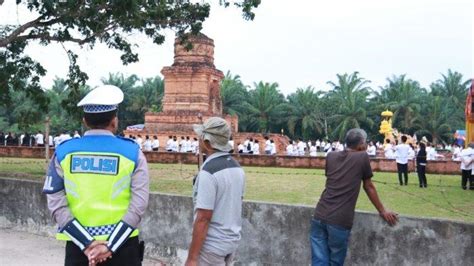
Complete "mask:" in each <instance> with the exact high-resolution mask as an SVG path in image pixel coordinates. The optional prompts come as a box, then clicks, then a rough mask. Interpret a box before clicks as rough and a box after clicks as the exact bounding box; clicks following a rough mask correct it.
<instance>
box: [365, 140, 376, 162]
mask: <svg viewBox="0 0 474 266" xmlns="http://www.w3.org/2000/svg"><path fill="white" fill-rule="evenodd" d="M367 154H368V155H369V157H372V158H374V157H375V156H376V155H377V148H376V147H375V145H374V142H373V141H371V142H369V145H368V146H367Z"/></svg>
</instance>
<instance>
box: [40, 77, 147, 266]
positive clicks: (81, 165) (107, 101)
mask: <svg viewBox="0 0 474 266" xmlns="http://www.w3.org/2000/svg"><path fill="white" fill-rule="evenodd" d="M122 101H123V92H122V91H121V90H120V89H119V88H117V87H115V86H111V85H105V86H101V87H98V88H96V89H94V90H92V91H91V92H89V93H88V94H87V95H86V96H85V97H84V98H83V99H82V100H81V101H80V102H79V103H78V106H81V107H83V109H84V118H83V122H84V123H85V125H86V126H87V127H88V128H90V130H89V131H87V132H86V133H85V134H84V137H83V138H76V139H70V140H68V141H65V142H63V143H61V144H60V145H59V146H58V147H57V149H56V151H55V154H54V156H53V157H52V159H51V163H50V164H49V167H48V171H47V176H46V181H45V184H44V188H43V192H44V193H46V194H47V199H48V208H49V209H50V211H51V213H52V216H53V219H54V221H55V222H56V223H57V224H58V227H59V229H58V234H57V239H59V240H66V241H67V242H66V256H65V265H88V264H91V265H94V264H96V263H100V262H104V263H105V264H106V265H141V260H142V257H143V242H142V243H139V240H138V233H139V232H138V229H137V227H138V225H139V223H140V221H141V219H142V216H143V214H144V212H145V209H146V207H147V205H148V194H149V191H148V185H149V176H148V167H147V162H146V159H145V157H144V155H143V153H142V152H141V151H140V149H139V147H138V145H137V144H136V143H135V142H134V141H133V140H128V139H126V138H120V137H116V136H114V133H115V132H116V131H117V128H118V119H117V108H118V104H119V103H121V102H122Z"/></svg>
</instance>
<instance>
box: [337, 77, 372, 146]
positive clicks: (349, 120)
mask: <svg viewBox="0 0 474 266" xmlns="http://www.w3.org/2000/svg"><path fill="white" fill-rule="evenodd" d="M369 82H370V81H368V80H365V79H364V78H360V77H359V73H358V72H354V73H352V74H350V75H349V74H347V73H346V74H343V75H339V74H338V75H337V83H334V82H332V81H329V82H328V84H330V85H331V86H332V87H333V90H332V91H330V92H329V93H328V96H329V97H330V98H332V99H333V101H334V103H335V104H336V106H337V107H338V108H337V111H336V113H335V114H334V115H332V116H331V117H330V119H331V120H332V122H333V123H335V128H334V129H333V131H332V132H331V134H332V136H333V137H334V138H336V139H338V140H340V141H342V140H343V139H344V136H345V134H346V132H347V131H348V130H349V129H351V128H361V127H362V128H370V127H372V126H373V125H374V122H373V120H372V119H371V118H369V117H368V116H367V109H366V108H367V97H368V96H369V95H370V88H369V87H367V86H366V85H367V84H368V83H369Z"/></svg>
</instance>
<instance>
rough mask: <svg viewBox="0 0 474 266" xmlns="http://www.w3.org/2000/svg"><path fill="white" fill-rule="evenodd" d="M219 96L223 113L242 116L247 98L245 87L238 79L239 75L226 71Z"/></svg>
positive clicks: (245, 108)
mask: <svg viewBox="0 0 474 266" xmlns="http://www.w3.org/2000/svg"><path fill="white" fill-rule="evenodd" d="M221 98H222V107H223V112H224V114H229V115H238V116H239V117H240V116H242V115H243V114H244V113H245V112H246V110H247V107H248V106H247V105H246V104H244V103H246V101H247V99H248V91H247V87H246V86H245V85H244V84H243V83H242V81H241V80H240V76H239V75H235V76H232V74H231V73H230V71H227V73H226V75H225V77H224V79H223V80H222V82H221Z"/></svg>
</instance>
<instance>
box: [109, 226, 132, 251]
mask: <svg viewBox="0 0 474 266" xmlns="http://www.w3.org/2000/svg"><path fill="white" fill-rule="evenodd" d="M131 232H132V228H130V227H129V228H127V230H126V231H125V233H123V235H122V237H120V239H119V240H118V241H117V243H115V245H114V246H113V247H112V251H113V252H115V251H116V250H117V249H118V248H119V247H120V246H121V245H122V243H123V242H124V241H125V239H126V238H128V235H130V233H131Z"/></svg>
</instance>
